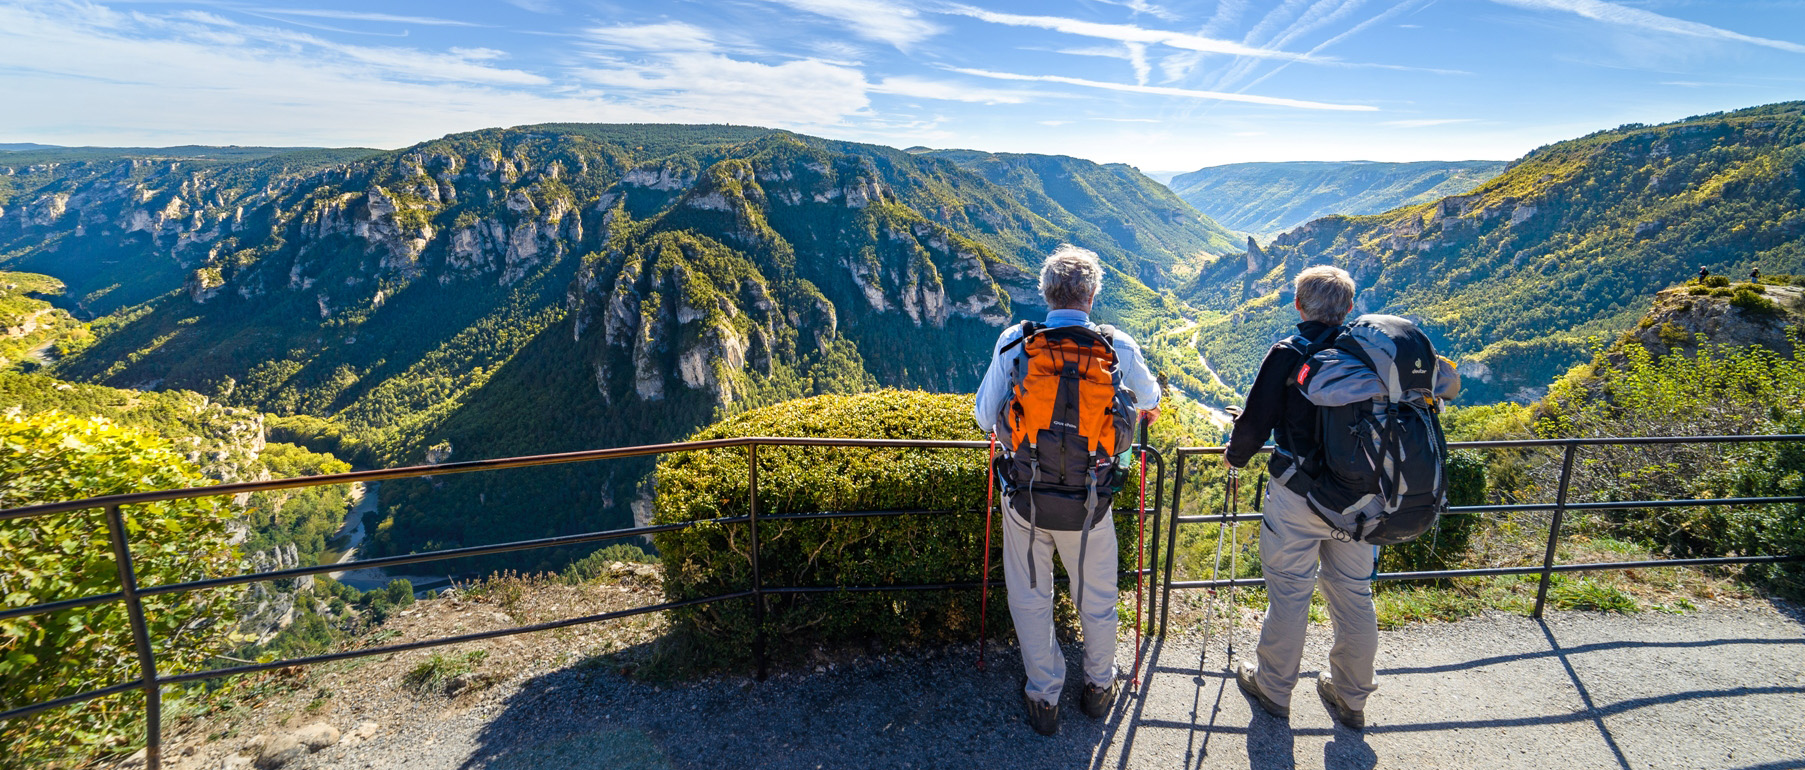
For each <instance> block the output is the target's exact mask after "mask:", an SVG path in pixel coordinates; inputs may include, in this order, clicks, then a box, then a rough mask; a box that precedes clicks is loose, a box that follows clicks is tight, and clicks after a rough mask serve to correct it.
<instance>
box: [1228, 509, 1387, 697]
mask: <svg viewBox="0 0 1805 770" xmlns="http://www.w3.org/2000/svg"><path fill="white" fill-rule="evenodd" d="M1333 532H1334V530H1331V529H1329V525H1328V524H1327V523H1326V522H1324V521H1323V520H1322V519H1320V518H1317V516H1316V514H1314V513H1312V512H1311V511H1310V508H1309V504H1308V503H1305V502H1304V499H1303V498H1302V497H1299V496H1298V494H1297V493H1296V492H1293V491H1291V490H1289V489H1287V488H1285V487H1283V486H1279V485H1277V484H1274V485H1271V486H1268V487H1267V488H1266V520H1265V522H1264V523H1263V524H1262V525H1261V526H1260V567H1261V569H1262V571H1263V572H1264V573H1265V577H1266V596H1267V601H1268V604H1267V608H1266V622H1265V624H1264V625H1263V626H1261V628H1260V646H1259V648H1258V650H1257V651H1256V654H1257V655H1258V657H1259V671H1258V673H1257V674H1256V679H1257V680H1258V682H1259V684H1260V689H1261V690H1262V691H1264V692H1265V693H1266V696H1267V697H1269V698H1271V699H1272V700H1273V701H1274V702H1276V703H1278V704H1279V705H1281V706H1287V707H1289V706H1290V705H1291V690H1292V688H1294V687H1296V686H1297V670H1298V664H1299V661H1300V660H1301V659H1302V657H1303V653H1304V630H1305V629H1306V628H1307V627H1308V626H1309V624H1310V593H1311V589H1312V588H1313V587H1315V586H1316V585H1317V584H1319V583H1320V584H1321V586H1322V595H1323V598H1324V599H1326V600H1328V603H1329V619H1330V621H1331V622H1333V623H1334V624H1335V644H1334V646H1333V647H1332V648H1330V650H1329V672H1330V673H1332V674H1333V675H1334V679H1335V689H1336V690H1338V691H1339V692H1340V695H1341V698H1342V700H1343V701H1345V702H1346V703H1347V705H1348V707H1349V708H1352V709H1355V710H1360V709H1364V708H1365V707H1366V696H1368V695H1371V694H1372V692H1373V690H1376V689H1378V685H1376V684H1374V683H1373V656H1374V655H1375V654H1376V653H1377V652H1378V646H1379V624H1378V621H1377V619H1376V617H1375V616H1374V614H1373V592H1372V581H1370V580H1368V579H1367V578H1368V577H1369V576H1370V575H1372V572H1373V547H1372V546H1371V545H1370V544H1367V543H1348V542H1342V541H1340V540H1336V539H1335V538H1334V537H1333V535H1332V533H1333ZM1319 562H1320V563H1321V569H1320V570H1318V568H1317V565H1318V563H1319Z"/></svg>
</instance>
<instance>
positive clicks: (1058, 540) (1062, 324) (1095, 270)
mask: <svg viewBox="0 0 1805 770" xmlns="http://www.w3.org/2000/svg"><path fill="white" fill-rule="evenodd" d="M1102 284H1103V266H1102V263H1101V262H1099V261H1098V259H1097V255H1096V253H1094V252H1091V251H1089V250H1086V249H1081V248H1078V247H1076V246H1072V245H1069V244H1067V245H1062V246H1060V247H1059V248H1058V249H1056V250H1055V251H1054V252H1053V254H1052V255H1051V256H1048V257H1047V259H1046V261H1045V262H1044V263H1043V264H1042V265H1041V271H1040V291H1041V295H1042V296H1043V297H1045V298H1046V301H1047V308H1048V312H1047V318H1046V321H1045V322H1044V323H1035V322H1033V321H1024V322H1022V323H1020V324H1017V325H1014V326H1011V327H1009V328H1007V329H1004V330H1003V333H1002V335H1001V336H999V337H998V338H997V343H996V347H995V349H994V355H993V357H992V359H991V362H990V368H989V370H988V371H986V372H985V374H984V381H983V384H982V385H980V386H979V388H978V397H977V405H976V408H975V409H974V415H975V416H976V417H977V421H978V425H979V427H981V428H983V429H984V430H986V431H994V432H995V433H996V436H997V442H998V444H999V448H1000V449H1001V450H1002V452H1001V454H1000V455H999V457H998V459H997V461H996V465H995V468H994V469H993V472H995V473H996V474H997V476H998V477H999V478H1001V480H1002V482H1003V501H1004V506H1003V507H1004V509H1005V510H1006V511H1007V512H1006V513H1005V514H1004V515H1003V580H1004V584H1005V585H1006V586H1007V588H1008V591H1009V615H1010V617H1011V618H1012V619H1013V620H1014V621H1015V633H1016V639H1017V640H1018V641H1019V642H1020V644H1021V650H1022V665H1023V668H1024V669H1025V673H1026V675H1027V683H1026V685H1025V687H1024V690H1023V693H1022V698H1023V702H1024V706H1025V707H1026V709H1027V719H1028V724H1029V725H1031V726H1032V727H1033V728H1034V730H1035V731H1036V732H1038V733H1040V734H1042V735H1052V734H1054V733H1056V732H1058V730H1059V700H1060V694H1061V693H1062V692H1063V690H1064V687H1065V656H1064V655H1063V654H1062V653H1061V652H1060V649H1059V642H1058V639H1057V638H1056V637H1055V636H1054V634H1053V552H1054V551H1058V552H1059V557H1060V560H1061V561H1062V562H1063V563H1064V564H1065V568H1066V574H1068V575H1070V576H1071V581H1072V583H1071V591H1072V594H1071V595H1072V597H1073V603H1074V605H1076V606H1077V608H1078V616H1079V621H1080V625H1081V627H1082V628H1083V633H1084V679H1085V687H1084V693H1083V695H1082V697H1081V698H1080V704H1079V705H1080V708H1081V710H1083V711H1084V713H1085V714H1086V715H1087V716H1090V717H1091V718H1093V719H1100V718H1102V717H1104V716H1106V715H1107V714H1108V713H1109V710H1110V707H1111V705H1113V703H1114V701H1115V698H1116V694H1117V693H1118V692H1119V689H1120V685H1119V683H1118V682H1117V678H1116V677H1117V671H1116V665H1115V655H1116V580H1117V577H1116V576H1117V544H1116V530H1115V522H1114V520H1113V519H1112V517H1111V516H1110V509H1111V499H1112V498H1113V496H1114V494H1115V492H1116V490H1117V489H1118V488H1120V487H1121V485H1122V482H1123V480H1125V479H1126V478H1127V457H1128V450H1129V448H1130V446H1131V444H1132V443H1133V432H1134V428H1135V426H1136V425H1137V424H1138V423H1140V422H1142V421H1145V422H1152V421H1153V420H1155V419H1157V418H1158V416H1159V408H1158V407H1159V397H1160V391H1159V384H1158V382H1157V381H1156V380H1155V378H1154V375H1153V373H1152V372H1151V371H1149V370H1148V368H1147V362H1146V360H1145V359H1144V358H1143V357H1142V355H1141V349H1140V346H1138V345H1136V344H1135V342H1134V340H1133V339H1131V338H1130V337H1129V336H1128V335H1126V334H1123V333H1122V332H1120V331H1117V330H1115V329H1113V328H1111V327H1109V326H1106V325H1105V326H1099V325H1096V324H1093V323H1091V321H1090V310H1091V304H1092V302H1094V301H1095V300H1096V298H1097V293H1098V291H1099V290H1100V289H1101V288H1102Z"/></svg>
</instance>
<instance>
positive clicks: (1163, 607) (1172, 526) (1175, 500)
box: [1159, 449, 1185, 637]
mask: <svg viewBox="0 0 1805 770" xmlns="http://www.w3.org/2000/svg"><path fill="white" fill-rule="evenodd" d="M1176 454H1177V455H1178V458H1177V459H1176V460H1174V461H1173V462H1172V518H1170V519H1168V520H1167V521H1166V579H1165V581H1164V582H1163V583H1162V584H1161V585H1160V597H1159V635H1160V636H1161V637H1164V636H1165V635H1166V619H1167V618H1168V617H1169V616H1170V615H1171V614H1172V565H1173V564H1176V563H1177V562H1178V558H1177V554H1178V514H1179V512H1180V511H1182V510H1183V509H1182V508H1180V507H1179V505H1178V504H1179V501H1180V500H1181V499H1182V498H1183V497H1184V495H1183V494H1181V493H1182V492H1184V489H1185V453H1184V450H1182V449H1180V450H1177V452H1176Z"/></svg>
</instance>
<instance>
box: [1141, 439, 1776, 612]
mask: <svg viewBox="0 0 1805 770" xmlns="http://www.w3.org/2000/svg"><path fill="white" fill-rule="evenodd" d="M1796 441H1805V434H1796V433H1788V434H1772V435H1744V436H1638V437H1628V438H1548V439H1516V440H1506V441H1459V442H1449V443H1448V447H1449V448H1450V449H1529V448H1560V449H1563V450H1564V457H1563V458H1562V459H1563V462H1562V469H1561V476H1560V483H1559V485H1558V487H1557V489H1556V495H1555V501H1554V502H1552V503H1522V504H1510V505H1467V506H1456V507H1453V508H1450V509H1449V510H1448V513H1450V514H1466V515H1472V514H1486V513H1516V512H1529V511H1550V512H1553V514H1554V516H1553V520H1552V521H1551V522H1550V524H1549V528H1548V541H1547V547H1546V550H1545V551H1544V554H1543V560H1542V564H1541V565H1540V566H1521V567H1491V568H1482V569H1458V570H1431V571H1422V572H1399V573H1380V574H1378V575H1376V576H1374V579H1375V580H1442V579H1449V578H1463V577H1466V578H1472V577H1492V576H1502V575H1540V576H1541V580H1540V582H1539V585H1538V587H1537V592H1536V603H1535V609H1534V610H1533V611H1532V612H1531V615H1532V616H1534V617H1538V618H1539V617H1541V616H1542V610H1543V607H1544V605H1545V603H1546V601H1547V595H1548V588H1549V585H1550V584H1551V582H1552V579H1553V576H1554V575H1556V574H1559V573H1565V572H1586V571H1598V570H1620V569H1645V568H1658V567H1697V566H1729V565H1745V564H1772V563H1785V562H1802V561H1805V555H1778V556H1776V555H1768V556H1724V557H1709V558H1696V559H1652V560H1640V561H1624V562H1590V563H1584V564H1558V563H1556V562H1555V549H1556V546H1557V544H1558V542H1559V538H1560V531H1561V521H1562V517H1563V515H1564V514H1565V513H1566V512H1567V511H1612V510H1639V509H1654V508H1689V507H1695V506H1705V507H1710V506H1754V505H1797V504H1805V496H1785V497H1726V498H1705V499H1697V500H1621V501H1591V502H1583V503H1582V502H1570V501H1568V500H1567V494H1568V491H1569V489H1570V486H1571V484H1572V479H1573V462H1574V457H1575V455H1576V454H1577V452H1578V450H1579V449H1580V448H1582V447H1591V446H1646V445H1669V444H1749V443H1770V442H1796ZM1227 451H1228V447H1226V446H1187V447H1178V448H1176V449H1174V450H1173V456H1174V457H1176V458H1177V463H1178V464H1177V469H1176V470H1175V471H1174V476H1175V477H1176V478H1175V480H1174V482H1173V483H1174V491H1173V495H1172V499H1173V506H1172V508H1173V510H1172V517H1171V518H1170V519H1169V523H1168V531H1167V541H1168V544H1169V545H1168V552H1170V551H1171V550H1172V549H1173V548H1175V547H1176V546H1177V543H1178V527H1179V525H1181V524H1218V525H1221V524H1239V523H1241V522H1248V521H1263V520H1264V518H1265V517H1264V516H1263V515H1262V514H1259V513H1233V512H1225V513H1218V514H1206V515H1190V516H1182V515H1179V513H1178V512H1179V510H1181V509H1180V500H1182V498H1183V494H1182V493H1183V487H1184V479H1185V476H1184V467H1185V460H1186V459H1187V458H1189V457H1193V456H1209V455H1225V454H1226V453H1227ZM1272 451H1273V447H1272V446H1270V445H1268V446H1263V447H1260V449H1259V450H1258V451H1257V452H1256V454H1270V453H1271V452H1272ZM1168 558H1170V557H1168ZM1217 559H1218V560H1220V559H1221V554H1217ZM1175 561H1176V559H1172V560H1171V561H1168V562H1167V564H1166V579H1165V581H1164V587H1163V592H1162V602H1164V604H1163V610H1162V612H1161V614H1160V621H1159V622H1160V631H1161V633H1164V631H1165V628H1166V622H1167V619H1168V613H1169V610H1170V607H1171V601H1172V599H1171V594H1172V591H1175V590H1189V589H1214V588H1222V587H1229V586H1258V585H1265V581H1264V580H1263V579H1260V578H1232V577H1231V578H1228V579H1217V580H1174V579H1173V575H1172V569H1173V562H1175Z"/></svg>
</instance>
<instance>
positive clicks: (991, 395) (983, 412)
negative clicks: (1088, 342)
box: [972, 310, 1160, 432]
mask: <svg viewBox="0 0 1805 770" xmlns="http://www.w3.org/2000/svg"><path fill="white" fill-rule="evenodd" d="M1046 325H1047V326H1079V325H1083V326H1088V327H1090V328H1092V329H1095V328H1097V326H1096V324H1093V323H1091V320H1090V314H1089V313H1086V312H1084V311H1082V310H1054V311H1051V312H1049V313H1047V321H1046ZM1021 336H1022V325H1021V324H1010V325H1009V327H1008V328H1006V329H1004V330H1003V333H1002V334H1001V335H999V336H998V337H997V344H996V347H994V348H992V349H991V358H990V369H988V370H986V371H985V372H984V382H983V383H982V384H980V385H979V386H978V403H977V405H976V406H975V407H974V408H973V409H972V416H974V417H976V418H978V427H980V428H983V429H984V430H985V431H986V432H989V431H993V430H996V421H997V414H998V413H999V412H1000V411H1001V410H1002V408H1003V404H1004V402H1006V401H1008V400H1009V373H1010V370H1011V369H1012V368H1013V365H1014V363H1015V362H1017V361H1023V360H1025V359H1026V357H1027V355H1028V353H1027V351H1026V350H1023V349H1022V346H1020V345H1017V346H1016V347H1015V348H1014V349H1012V350H1010V351H1009V352H1008V353H1006V354H1005V353H1002V352H1001V351H1002V350H1003V346H1004V345H1008V344H1009V343H1011V342H1014V341H1016V340H1017V339H1020V338H1021ZM1111 339H1112V340H1114V342H1115V348H1116V368H1118V369H1120V370H1121V372H1122V384H1123V385H1124V386H1126V387H1127V388H1128V389H1129V390H1130V391H1133V392H1134V406H1135V408H1136V409H1152V408H1154V407H1156V406H1159V396H1160V393H1159V381H1158V380H1156V379H1154V377H1153V372H1152V371H1149V370H1148V369H1147V360H1146V359H1145V358H1144V357H1142V356H1141V346H1140V345H1138V344H1136V343H1135V341H1134V338H1132V337H1129V336H1128V335H1127V334H1126V333H1124V332H1123V331H1122V330H1121V329H1117V330H1116V332H1115V334H1114V335H1112V336H1111Z"/></svg>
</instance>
